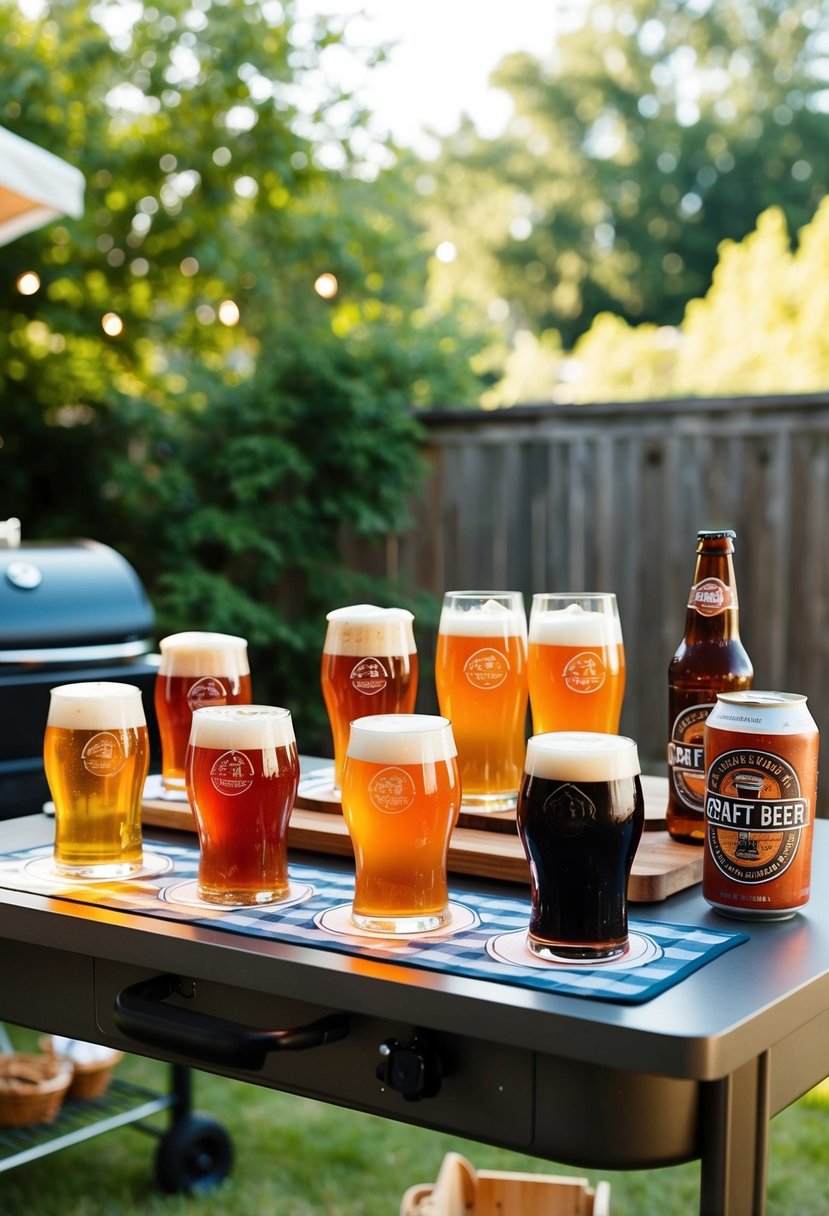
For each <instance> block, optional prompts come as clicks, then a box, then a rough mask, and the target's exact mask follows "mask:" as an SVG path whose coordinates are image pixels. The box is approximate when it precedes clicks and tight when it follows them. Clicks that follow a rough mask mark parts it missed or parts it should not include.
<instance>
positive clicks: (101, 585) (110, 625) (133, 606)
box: [0, 520, 159, 819]
mask: <svg viewBox="0 0 829 1216" xmlns="http://www.w3.org/2000/svg"><path fill="white" fill-rule="evenodd" d="M16 525H17V521H16V520H11V521H6V522H5V524H4V525H3V526H2V527H0V723H2V729H0V819H8V818H11V817H12V816H14V815H21V814H29V813H32V812H34V811H39V810H40V809H41V807H42V805H43V803H44V801H45V800H46V799H47V798H48V797H49V791H48V787H47V785H46V778H45V776H44V773H43V762H42V748H43V731H44V728H45V725H46V715H47V712H48V709H49V690H50V689H51V688H54V687H55V686H56V685H58V684H72V683H75V682H76V681H86V680H117V681H122V682H124V683H127V684H136V685H138V687H139V688H141V690H142V693H143V700H144V711H145V713H146V715H147V725H148V727H149V730H150V741H151V750H152V754H153V755H154V756H157V755H158V754H159V749H158V743H157V733H156V724H155V716H154V714H153V689H154V685H155V676H156V671H157V668H158V656H157V655H154V654H152V653H151V650H152V634H153V628H154V624H155V616H154V613H153V609H152V605H151V604H150V601H149V599H148V598H147V595H146V593H145V591H144V588H143V586H142V585H141V581H140V579H139V578H138V575H137V574H136V573H135V571H134V570H133V568H132V566H130V564H129V563H128V562H127V561H125V559H124V558H123V557H121V555H120V554H119V553H116V552H115V550H114V549H111V548H109V547H108V546H106V545H102V544H99V543H98V542H96V541H92V540H71V541H66V542H51V541H41V542H34V543H31V544H21V543H20V538H19V530H18V529H19V525H18V526H16Z"/></svg>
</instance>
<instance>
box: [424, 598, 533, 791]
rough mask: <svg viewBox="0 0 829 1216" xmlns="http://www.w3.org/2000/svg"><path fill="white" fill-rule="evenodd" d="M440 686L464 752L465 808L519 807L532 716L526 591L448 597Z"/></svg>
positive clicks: (443, 614)
mask: <svg viewBox="0 0 829 1216" xmlns="http://www.w3.org/2000/svg"><path fill="white" fill-rule="evenodd" d="M435 684H436V686H437V694H438V702H439V705H440V712H441V713H442V714H443V715H444V716H445V717H447V718H449V720H450V721H451V723H452V731H453V733H454V736H455V742H456V744H457V747H458V764H459V766H460V773H461V786H462V788H463V801H464V805H466V806H474V807H476V808H477V809H479V810H489V811H502V810H513V809H514V808H515V803H516V799H517V797H518V787H519V785H520V784H521V770H522V766H523V763H524V747H525V739H526V730H525V724H526V717H527V616H526V612H525V610H524V599H523V596H522V595H521V594H520V592H518V591H448V592H447V593H446V595H444V597H443V608H442V610H441V614H440V625H439V627H438V643H437V653H436V655H435Z"/></svg>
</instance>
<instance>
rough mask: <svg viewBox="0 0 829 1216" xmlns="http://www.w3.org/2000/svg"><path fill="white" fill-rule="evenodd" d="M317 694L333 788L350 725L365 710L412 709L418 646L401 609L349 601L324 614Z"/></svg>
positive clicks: (339, 774) (340, 773)
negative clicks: (324, 713) (326, 727)
mask: <svg viewBox="0 0 829 1216" xmlns="http://www.w3.org/2000/svg"><path fill="white" fill-rule="evenodd" d="M326 619H327V621H328V629H327V631H326V634H325V643H324V645H323V652H322V670H321V682H322V695H323V699H324V701H325V708H326V709H327V710H328V719H329V721H330V723H331V734H332V736H333V739H334V789H335V790H336V791H339V790H340V789H341V787H342V777H343V761H344V760H345V751H346V747H347V745H348V733H349V724H350V723H351V721H352V720H353V719H354V718H362V717H366V716H368V715H369V714H399V713H406V714H408V713H412V711H413V710H414V707H415V698H416V697H417V676H418V663H417V649H416V647H415V640H414V631H413V629H412V621H413V620H414V617H413V616H412V614H411V612H408V611H407V610H406V609H405V608H378V607H377V606H376V605H375V604H353V605H351V606H350V607H348V608H335V609H334V611H333V612H329V613H328V616H327V618H326Z"/></svg>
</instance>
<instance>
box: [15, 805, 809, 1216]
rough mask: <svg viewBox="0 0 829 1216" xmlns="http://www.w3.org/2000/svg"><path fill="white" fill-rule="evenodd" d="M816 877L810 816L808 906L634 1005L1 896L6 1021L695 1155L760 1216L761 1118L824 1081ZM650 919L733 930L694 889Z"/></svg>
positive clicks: (555, 1137)
mask: <svg viewBox="0 0 829 1216" xmlns="http://www.w3.org/2000/svg"><path fill="white" fill-rule="evenodd" d="M51 830H52V828H51V824H50V823H49V821H47V820H46V819H44V818H41V817H39V816H34V817H29V818H27V819H18V820H10V821H7V822H6V823H3V824H0V850H2V851H4V852H5V851H8V850H10V849H12V848H17V847H23V846H25V845H34V844H36V843H40V842H46V841H48V840H49V839H50V836H51ZM162 839H163V838H162ZM156 847H163V846H156ZM340 864H342V865H345V864H346V863H345V862H342V863H340ZM827 866H829V823H825V822H820V823H818V824H817V825H816V840H815V854H814V870H813V873H814V876H815V882H814V894H813V896H812V900H811V902H810V904H809V905H808V906H807V908H806V910H805V911H804V912H803V913H801V914H800V915H798V916H796V917H794V918H793V919H792V920H789V921H785V922H779V923H765V924H748V925H746V924H743V925H741V926H739V927H741V928H746V930H747V932H748V935H749V940H748V941H746V942H744V943H743V944H741V945H739V946H738V947H735V948H734V949H732V950H730V951H729V952H728V953H727V954H724V955H722V956H721V957H719V958H717V959H715V960H714V961H712V962H710V963H709V964H707V965H706V966H704V967H703V968H702V969H701V970H699V971H697V972H695V973H694V974H693V975H691V976H690V977H689V978H687V979H685V980H683V981H682V982H681V983H679V984H677V985H676V986H675V987H673V988H671V989H670V990H669V991H666V992H664V993H662V994H661V995H659V996H657V997H655V998H653V999H652V1000H650V1001H648V1002H646V1003H644V1004H640V1005H618V1004H614V1003H611V1002H607V1001H594V1000H588V999H583V998H580V997H573V996H551V995H549V994H545V993H540V992H535V991H528V990H527V989H526V988H523V989H522V988H518V987H513V986H512V985H511V984H510V983H493V982H487V981H483V980H479V979H469V978H464V977H462V976H456V975H452V974H444V973H437V972H431V971H426V970H415V969H413V968H411V967H406V966H405V965H403V964H402V963H398V962H394V961H379V960H374V959H366V958H363V957H351V956H348V955H343V954H338V953H332V952H330V951H327V950H321V949H314V948H308V947H305V946H299V945H294V944H285V943H280V942H278V941H273V940H270V939H268V938H249V937H245V936H240V935H236V934H230V933H227V932H223V931H222V930H221V929H214V928H210V927H199V926H195V925H193V924H188V923H184V924H176V923H172V922H167V921H162V920H158V919H156V918H153V917H147V916H141V915H134V914H131V913H125V912H121V911H114V910H110V909H107V908H102V907H98V906H94V905H92V906H90V905H81V904H78V903H74V902H71V901H68V900H64V899H56V898H51V897H46V896H43V895H33V894H28V893H24V892H20V891H11V890H0V974H3V975H6V976H9V975H13V976H14V977H15V982H14V983H13V984H8V983H7V984H4V985H2V986H0V1019H3V1020H6V1021H8V1022H11V1023H17V1024H21V1025H26V1026H31V1027H35V1028H37V1029H40V1030H43V1031H52V1032H55V1033H60V1034H64V1035H71V1036H74V1037H77V1038H80V1039H85V1040H92V1041H98V1042H103V1043H106V1044H109V1045H111V1046H113V1047H118V1048H120V1049H122V1050H126V1051H139V1052H142V1053H144V1054H147V1055H152V1056H154V1057H156V1058H158V1059H162V1060H167V1061H171V1062H174V1063H179V1064H184V1065H188V1066H191V1067H195V1068H204V1069H207V1070H210V1071H213V1072H216V1073H219V1074H222V1075H225V1076H231V1077H235V1078H238V1079H242V1080H245V1081H249V1082H252V1083H254V1084H258V1085H264V1086H269V1087H272V1088H275V1089H280V1090H285V1091H287V1092H293V1093H298V1094H303V1095H305V1096H308V1097H311V1098H315V1099H319V1100H322V1101H326V1102H331V1103H334V1104H337V1105H341V1106H345V1107H351V1108H354V1109H356V1110H362V1111H368V1112H371V1113H373V1114H377V1115H382V1116H386V1117H388V1118H393V1119H399V1120H405V1121H409V1122H413V1123H417V1124H419V1125H421V1126H424V1127H429V1128H434V1129H440V1130H443V1131H447V1132H450V1133H454V1134H457V1135H459V1136H464V1137H469V1138H472V1139H475V1140H479V1141H483V1142H488V1143H491V1144H497V1145H502V1146H504V1147H507V1148H510V1149H514V1150H516V1151H519V1152H523V1153H527V1154H531V1155H535V1156H538V1157H541V1158H546V1159H549V1160H553V1161H558V1162H564V1163H567V1164H569V1165H573V1166H577V1167H586V1166H588V1167H597V1168H602V1169H625V1168H642V1167H650V1166H659V1165H668V1164H672V1163H676V1162H680V1161H685V1160H692V1159H697V1158H698V1159H700V1160H701V1194H700V1211H701V1212H702V1213H703V1214H705V1216H720V1214H723V1216H749V1213H751V1214H754V1216H757V1214H762V1213H763V1212H764V1209H765V1178H766V1163H767V1144H768V1125H769V1120H770V1118H771V1117H772V1116H773V1115H775V1114H777V1113H778V1112H779V1111H780V1110H782V1109H783V1108H784V1107H786V1106H788V1105H789V1104H790V1103H791V1102H793V1101H794V1100H795V1099H797V1098H798V1097H799V1096H800V1095H802V1094H803V1093H804V1092H806V1090H808V1089H809V1088H810V1087H811V1086H813V1085H815V1084H817V1083H818V1082H819V1081H821V1080H822V1079H823V1078H824V1077H825V1076H827V1075H829V885H827V884H826V883H825V882H823V881H822V877H821V876H822V875H823V874H824V873H825V872H826V871H827ZM468 883H469V886H470V887H475V886H482V885H484V884H483V883H482V882H481V883H478V880H474V879H472V880H468ZM640 908H641V906H640ZM646 912H647V916H648V918H649V919H651V920H654V921H663V922H681V923H685V924H691V925H699V926H703V927H709V928H711V927H716V928H719V929H722V928H723V927H724V926H730V927H735V922H726V921H724V919H723V918H721V917H719V916H717V915H716V914H715V913H714V912H712V911H711V910H710V909H709V908H708V906H707V904H706V903H705V902H704V900H703V898H702V895H701V892H700V890H699V888H698V887H697V888H695V889H693V890H690V891H686V892H683V893H681V894H678V895H675V896H672V897H671V898H670V899H668V900H667V901H665V902H664V903H660V904H658V905H656V904H655V905H648V906H647V909H646ZM58 998H59V999H58ZM116 1004H119V1005H120V1006H121V1007H122V1013H121V1015H116ZM124 1008H126V1009H127V1016H126V1017H125V1016H124V1015H123V1010H124ZM116 1018H117V1020H116ZM118 1022H120V1024H121V1026H122V1027H124V1026H126V1027H127V1029H128V1031H129V1036H128V1034H126V1033H124V1030H123V1029H119V1024H118ZM134 1023H135V1024H137V1025H138V1026H139V1034H140V1036H141V1037H142V1038H143V1039H144V1041H143V1042H139V1041H137V1040H136V1039H135V1038H134V1037H132V1036H133V1028H132V1027H133V1024H134ZM147 1026H149V1027H150V1029H149V1030H148V1029H147ZM262 1032H267V1033H264V1034H263V1033H262ZM275 1032H279V1033H275ZM317 1044H318V1045H317ZM296 1047H300V1048H303V1050H292V1048H296ZM378 1065H379V1066H380V1067H379V1076H378Z"/></svg>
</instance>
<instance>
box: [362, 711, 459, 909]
mask: <svg viewBox="0 0 829 1216" xmlns="http://www.w3.org/2000/svg"><path fill="white" fill-rule="evenodd" d="M460 802H461V785H460V777H459V775H458V760H457V749H456V747H455V740H454V739H453V737H452V726H451V724H450V723H449V722H448V721H447V719H446V718H441V717H437V716H436V715H431V714H379V715H376V716H372V717H368V718H358V719H357V720H356V721H355V722H352V724H351V733H350V737H349V742H348V751H347V754H346V760H345V767H344V772H343V815H344V816H345V821H346V824H347V826H348V831H349V833H350V835H351V841H352V844H353V846H354V859H355V864H356V879H355V884H354V905H353V908H352V912H351V919H352V920H353V922H354V924H355V925H357V926H358V927H359V928H361V929H369V930H375V931H378V932H384V933H423V932H426V931H428V930H431V929H438V928H440V927H441V926H442V925H445V924H447V923H448V921H449V920H450V916H451V914H450V911H449V891H448V886H447V878H446V862H447V856H448V852H449V838H450V836H451V834H452V828H453V827H454V825H455V822H456V820H457V817H458V810H459V809H460Z"/></svg>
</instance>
